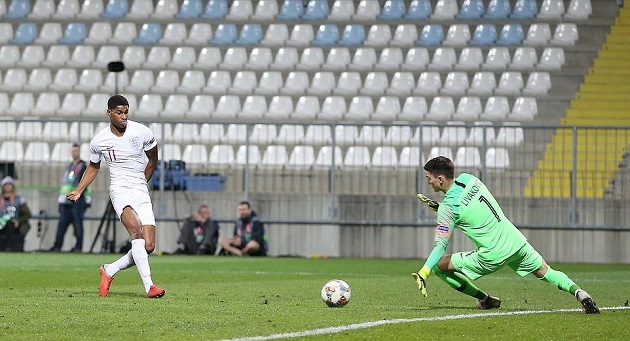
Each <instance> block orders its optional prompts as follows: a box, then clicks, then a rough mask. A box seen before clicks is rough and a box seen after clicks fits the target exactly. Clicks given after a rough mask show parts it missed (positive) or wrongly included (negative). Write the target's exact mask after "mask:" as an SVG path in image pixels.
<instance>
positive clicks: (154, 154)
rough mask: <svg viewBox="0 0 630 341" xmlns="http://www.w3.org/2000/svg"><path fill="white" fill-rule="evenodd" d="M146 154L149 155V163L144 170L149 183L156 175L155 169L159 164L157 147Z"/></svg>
mask: <svg viewBox="0 0 630 341" xmlns="http://www.w3.org/2000/svg"><path fill="white" fill-rule="evenodd" d="M145 154H147V158H148V159H149V161H148V162H147V167H146V168H145V169H144V177H145V178H146V179H147V182H149V180H151V178H152V177H153V173H155V168H156V167H157V164H158V147H157V145H156V146H154V147H153V148H151V149H149V150H147V151H146V152H145Z"/></svg>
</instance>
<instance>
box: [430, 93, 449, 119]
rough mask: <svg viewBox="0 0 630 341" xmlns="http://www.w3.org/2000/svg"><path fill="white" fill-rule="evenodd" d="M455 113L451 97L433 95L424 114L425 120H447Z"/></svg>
mask: <svg viewBox="0 0 630 341" xmlns="http://www.w3.org/2000/svg"><path fill="white" fill-rule="evenodd" d="M454 113H455V103H454V102H453V97H448V96H437V97H433V100H432V101H431V106H430V107H429V111H428V112H427V114H426V115H425V118H426V119H427V120H431V121H447V120H450V119H451V117H452V116H453V114H454Z"/></svg>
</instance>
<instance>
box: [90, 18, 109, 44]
mask: <svg viewBox="0 0 630 341" xmlns="http://www.w3.org/2000/svg"><path fill="white" fill-rule="evenodd" d="M112 35H113V32H112V25H111V24H110V23H108V22H95V23H92V26H90V32H89V33H88V36H87V37H86V38H85V39H84V40H83V43H84V44H93V45H104V44H106V43H107V42H108V41H109V39H110V38H111V37H112Z"/></svg>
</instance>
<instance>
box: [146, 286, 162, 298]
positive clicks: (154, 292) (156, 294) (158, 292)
mask: <svg viewBox="0 0 630 341" xmlns="http://www.w3.org/2000/svg"><path fill="white" fill-rule="evenodd" d="M165 293H166V291H164V289H160V288H158V287H156V286H155V285H152V286H151V288H149V292H148V293H147V297H149V298H160V297H162V296H164V294H165Z"/></svg>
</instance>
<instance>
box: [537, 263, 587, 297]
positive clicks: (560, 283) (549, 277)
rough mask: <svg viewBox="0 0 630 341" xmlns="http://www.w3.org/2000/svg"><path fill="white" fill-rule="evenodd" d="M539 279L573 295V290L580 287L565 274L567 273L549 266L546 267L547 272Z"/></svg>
mask: <svg viewBox="0 0 630 341" xmlns="http://www.w3.org/2000/svg"><path fill="white" fill-rule="evenodd" d="M540 279H541V280H543V281H545V282H547V283H550V284H553V285H555V286H556V287H558V289H560V290H562V291H566V292H568V293H570V294H571V295H575V292H576V291H578V290H579V289H580V287H579V286H578V285H577V284H575V283H574V282H573V281H572V280H571V278H569V276H567V274H565V273H564V272H562V271H556V270H554V269H552V268H551V267H549V268H547V272H546V273H545V275H544V276H542V277H541V278H540Z"/></svg>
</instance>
